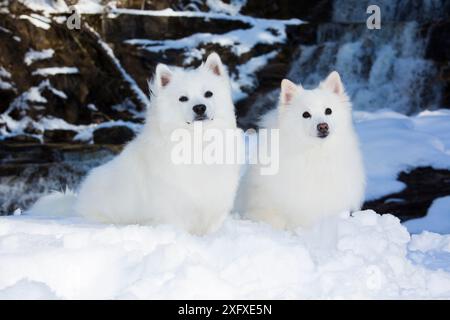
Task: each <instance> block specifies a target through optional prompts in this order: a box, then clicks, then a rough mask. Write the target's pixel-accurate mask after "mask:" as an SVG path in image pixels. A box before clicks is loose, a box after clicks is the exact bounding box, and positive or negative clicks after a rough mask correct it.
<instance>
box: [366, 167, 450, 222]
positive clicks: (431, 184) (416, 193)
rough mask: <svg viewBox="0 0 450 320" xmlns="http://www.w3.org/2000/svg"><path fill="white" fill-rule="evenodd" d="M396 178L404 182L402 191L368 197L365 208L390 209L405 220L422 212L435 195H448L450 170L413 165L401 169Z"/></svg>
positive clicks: (383, 211)
mask: <svg viewBox="0 0 450 320" xmlns="http://www.w3.org/2000/svg"><path fill="white" fill-rule="evenodd" d="M398 180H399V181H401V182H403V183H405V184H406V188H405V189H404V190H403V191H401V192H398V193H395V194H390V195H387V196H384V197H382V198H381V199H377V200H373V201H368V202H366V203H365V204H364V209H373V210H375V211H376V212H378V213H391V214H393V215H395V216H397V217H399V218H400V219H401V220H402V221H406V220H409V219H413V218H419V217H422V216H425V215H426V214H427V211H428V209H429V208H430V206H431V204H432V203H433V201H434V200H435V199H437V198H441V197H445V196H449V195H450V171H449V170H436V169H433V168H431V167H423V168H416V169H413V170H411V171H409V172H402V173H400V174H399V176H398Z"/></svg>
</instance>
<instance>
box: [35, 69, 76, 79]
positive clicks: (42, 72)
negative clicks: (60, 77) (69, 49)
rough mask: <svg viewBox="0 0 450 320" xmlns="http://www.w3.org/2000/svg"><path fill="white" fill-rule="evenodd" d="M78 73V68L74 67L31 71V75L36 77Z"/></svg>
mask: <svg viewBox="0 0 450 320" xmlns="http://www.w3.org/2000/svg"><path fill="white" fill-rule="evenodd" d="M79 72H80V71H79V70H78V68H75V67H50V68H41V69H37V70H36V71H33V73H32V75H33V76H35V75H38V76H43V77H46V76H54V75H57V74H77V73H79Z"/></svg>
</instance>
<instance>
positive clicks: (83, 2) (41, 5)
mask: <svg viewBox="0 0 450 320" xmlns="http://www.w3.org/2000/svg"><path fill="white" fill-rule="evenodd" d="M19 1H20V2H22V3H23V4H24V5H25V6H27V7H28V8H30V9H31V10H33V11H42V12H43V13H44V14H45V15H49V14H55V13H67V12H69V9H70V7H69V6H67V4H66V3H65V2H64V0H56V1H55V0H19ZM74 7H75V8H76V10H77V12H78V13H79V14H97V13H102V12H103V9H104V6H103V5H101V0H79V1H77V2H76V4H75V5H74Z"/></svg>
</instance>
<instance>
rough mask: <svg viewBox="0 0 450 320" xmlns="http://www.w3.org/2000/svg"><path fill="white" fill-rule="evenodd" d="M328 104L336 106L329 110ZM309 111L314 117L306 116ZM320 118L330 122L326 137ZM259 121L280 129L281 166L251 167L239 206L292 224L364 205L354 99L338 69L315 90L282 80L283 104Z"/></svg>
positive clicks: (252, 215)
mask: <svg viewBox="0 0 450 320" xmlns="http://www.w3.org/2000/svg"><path fill="white" fill-rule="evenodd" d="M327 108H330V109H331V110H332V113H331V114H329V115H326V114H325V113H326V112H325V111H326V109H327ZM305 112H308V113H309V114H310V115H311V117H307V118H304V117H303V114H304V113H305ZM305 115H306V116H307V114H305ZM319 123H327V124H328V127H329V134H328V135H327V136H326V137H320V136H319V132H318V127H317V126H318V124H319ZM260 127H266V128H278V129H279V130H280V169H279V172H278V174H276V175H272V176H263V175H260V171H259V168H258V167H257V166H252V168H250V170H249V171H248V173H247V175H246V177H245V179H244V181H243V184H242V186H241V188H240V192H241V194H240V195H239V207H238V208H239V210H240V211H241V212H242V213H243V214H244V215H246V216H247V217H249V218H251V219H253V220H257V221H265V222H267V223H270V224H272V225H273V226H274V227H277V228H287V229H294V228H296V227H299V226H303V227H305V226H306V227H307V226H309V225H311V224H312V223H314V222H315V221H317V220H318V219H320V218H321V217H324V216H328V215H335V214H339V213H341V212H344V211H353V210H358V209H360V207H361V205H362V202H363V199H364V189H365V175H364V169H363V162H362V157H361V154H360V150H359V144H358V139H357V136H356V133H355V130H354V127H353V123H352V114H351V103H350V101H349V98H348V96H347V95H346V93H345V91H344V87H343V84H342V82H341V79H340V76H339V74H338V73H337V72H332V73H331V74H330V75H329V76H328V77H327V79H326V80H325V81H323V82H322V83H321V84H320V85H319V86H318V87H317V88H316V89H313V90H305V89H304V88H302V86H301V85H295V84H294V83H292V82H290V81H289V80H283V82H282V86H281V96H280V102H279V106H278V108H277V109H276V110H273V111H271V112H269V113H268V114H267V115H266V116H265V117H264V118H263V119H262V122H261V126H260Z"/></svg>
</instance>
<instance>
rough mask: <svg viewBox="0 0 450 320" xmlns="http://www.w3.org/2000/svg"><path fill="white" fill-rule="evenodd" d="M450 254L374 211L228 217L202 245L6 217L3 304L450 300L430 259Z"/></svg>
mask: <svg viewBox="0 0 450 320" xmlns="http://www.w3.org/2000/svg"><path fill="white" fill-rule="evenodd" d="M430 235H431V237H432V239H430ZM408 246H411V247H412V248H410V249H409V248H408ZM449 247H450V238H449V237H448V236H440V235H437V234H429V235H428V236H426V237H420V236H417V237H415V238H414V239H413V241H411V238H410V236H409V234H408V232H407V231H406V229H405V228H404V227H403V226H402V225H401V224H400V222H399V220H398V219H396V218H395V217H393V216H391V215H383V216H380V215H378V214H376V213H374V212H373V211H364V212H359V213H355V214H354V216H353V217H349V216H348V215H342V216H340V217H336V218H333V219H328V220H326V221H323V222H321V223H319V224H318V225H317V226H316V227H315V228H314V229H312V230H301V229H299V230H297V231H296V232H293V233H291V232H284V231H277V230H274V229H272V228H271V227H269V226H268V225H265V224H261V223H254V222H250V221H245V220H240V219H238V218H236V217H230V218H228V219H227V221H226V222H225V224H224V225H223V227H222V228H221V229H220V230H219V231H218V232H216V233H214V234H211V235H208V236H204V237H198V236H192V235H189V234H187V233H184V232H181V231H179V230H176V229H175V228H173V227H170V226H156V227H152V226H137V225H130V226H111V225H100V224H91V223H87V222H86V221H84V220H82V219H80V218H64V219H62V218H59V219H55V218H53V219H50V218H45V217H27V216H19V217H2V218H0V297H5V298H21V297H23V294H24V292H27V296H28V297H34V298H62V299H76V298H83V299H85V298H99V299H112V298H120V299H127V298H141V299H164V298H169V299H173V298H177V299H184V298H186V299H199V298H209V299H217V298H237V299H241V298H262V299H263V298H276V299H284V298H450V273H449V272H448V271H449V270H447V271H444V270H442V268H440V267H439V265H436V264H433V260H430V259H428V258H427V257H426V256H424V255H426V253H427V252H428V251H429V250H432V251H433V252H442V253H445V250H448V248H449ZM412 253H419V254H421V255H422V260H420V259H411V258H410V256H411V254H412ZM419 260H420V261H419ZM419 262H421V263H419ZM440 262H442V261H440ZM425 266H426V267H425Z"/></svg>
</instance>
